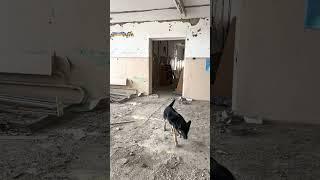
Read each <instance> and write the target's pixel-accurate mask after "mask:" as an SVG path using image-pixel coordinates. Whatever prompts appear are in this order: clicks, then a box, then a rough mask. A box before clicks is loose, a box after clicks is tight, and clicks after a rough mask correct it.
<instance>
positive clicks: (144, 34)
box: [110, 18, 210, 58]
mask: <svg viewBox="0 0 320 180" xmlns="http://www.w3.org/2000/svg"><path fill="white" fill-rule="evenodd" d="M198 30H199V32H198ZM209 31H210V22H209V18H207V19H200V20H199V23H198V24H197V25H195V26H192V25H191V24H190V23H189V22H179V21H174V22H145V23H126V24H123V25H118V24H117V25H114V26H111V27H110V33H112V32H125V33H127V32H132V33H133V37H129V38H126V37H112V38H111V41H110V43H111V44H110V46H111V47H110V56H111V58H117V57H149V40H150V39H155V38H169V39H170V38H171V39H175V38H182V39H186V51H185V56H186V57H209V56H210V32H209ZM193 33H195V34H197V37H193V36H192V34H193Z"/></svg>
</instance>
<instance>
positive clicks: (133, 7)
mask: <svg viewBox="0 0 320 180" xmlns="http://www.w3.org/2000/svg"><path fill="white" fill-rule="evenodd" d="M183 2H184V4H185V6H194V5H204V4H210V0H183ZM169 7H175V4H174V2H173V0H110V11H111V12H122V11H139V10H148V9H163V8H169Z"/></svg>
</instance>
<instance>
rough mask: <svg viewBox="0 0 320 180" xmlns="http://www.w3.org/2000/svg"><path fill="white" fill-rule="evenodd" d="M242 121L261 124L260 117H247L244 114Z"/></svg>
mask: <svg viewBox="0 0 320 180" xmlns="http://www.w3.org/2000/svg"><path fill="white" fill-rule="evenodd" d="M243 118H244V121H245V122H246V123H248V124H263V119H262V118H261V117H248V116H244V117H243Z"/></svg>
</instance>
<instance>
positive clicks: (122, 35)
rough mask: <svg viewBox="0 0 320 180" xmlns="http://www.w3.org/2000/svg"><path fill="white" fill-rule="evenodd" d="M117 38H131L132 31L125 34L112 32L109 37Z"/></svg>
mask: <svg viewBox="0 0 320 180" xmlns="http://www.w3.org/2000/svg"><path fill="white" fill-rule="evenodd" d="M117 36H120V37H126V38H128V37H133V36H134V35H133V32H132V31H130V32H127V33H126V32H112V33H111V35H110V37H117Z"/></svg>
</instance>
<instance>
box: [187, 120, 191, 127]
mask: <svg viewBox="0 0 320 180" xmlns="http://www.w3.org/2000/svg"><path fill="white" fill-rule="evenodd" d="M190 125H191V121H189V122H187V127H188V129H189V128H190Z"/></svg>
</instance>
